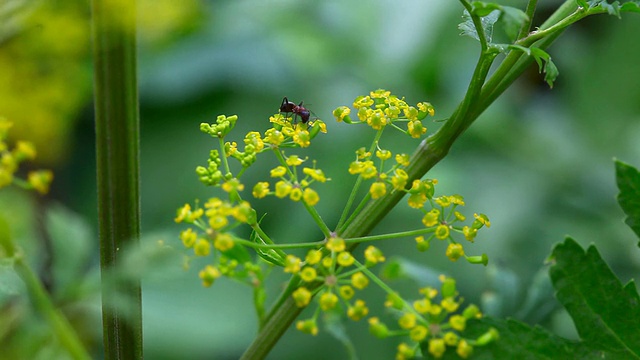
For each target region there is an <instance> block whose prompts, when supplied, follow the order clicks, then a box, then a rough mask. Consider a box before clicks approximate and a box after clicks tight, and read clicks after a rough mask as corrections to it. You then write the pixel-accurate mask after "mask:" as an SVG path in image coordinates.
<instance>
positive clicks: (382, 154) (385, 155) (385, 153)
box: [376, 150, 392, 160]
mask: <svg viewBox="0 0 640 360" xmlns="http://www.w3.org/2000/svg"><path fill="white" fill-rule="evenodd" d="M391 155H392V154H391V151H389V150H377V151H376V156H377V157H378V159H380V160H388V159H390V158H391Z"/></svg>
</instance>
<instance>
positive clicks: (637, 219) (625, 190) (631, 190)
mask: <svg viewBox="0 0 640 360" xmlns="http://www.w3.org/2000/svg"><path fill="white" fill-rule="evenodd" d="M615 166H616V181H617V183H618V189H619V190H620V193H619V194H618V204H620V207H621V208H622V210H623V211H624V213H625V214H626V215H627V218H626V220H625V222H626V223H627V225H629V227H630V228H631V230H633V232H635V233H636V235H637V236H638V237H640V172H638V169H636V168H634V167H633V166H631V165H628V164H625V163H623V162H621V161H617V160H616V162H615ZM638 246H640V242H638Z"/></svg>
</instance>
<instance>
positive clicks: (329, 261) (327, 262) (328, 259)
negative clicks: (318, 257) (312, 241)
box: [322, 256, 335, 269]
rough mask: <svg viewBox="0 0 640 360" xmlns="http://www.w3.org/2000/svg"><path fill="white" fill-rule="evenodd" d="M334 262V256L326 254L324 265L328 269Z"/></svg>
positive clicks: (323, 260)
mask: <svg viewBox="0 0 640 360" xmlns="http://www.w3.org/2000/svg"><path fill="white" fill-rule="evenodd" d="M334 263H335V262H334V261H333V258H332V257H331V256H325V257H324V258H323V259H322V266H324V267H325V268H327V269H329V268H331V267H332V266H333V264H334Z"/></svg>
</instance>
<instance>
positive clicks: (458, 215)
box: [453, 211, 467, 221]
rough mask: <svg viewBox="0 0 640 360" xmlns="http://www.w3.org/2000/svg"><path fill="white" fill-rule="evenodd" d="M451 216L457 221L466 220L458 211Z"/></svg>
mask: <svg viewBox="0 0 640 360" xmlns="http://www.w3.org/2000/svg"><path fill="white" fill-rule="evenodd" d="M453 215H455V217H456V219H458V221H465V220H466V219H467V218H466V217H465V216H464V215H462V214H461V213H460V212H458V211H454V212H453Z"/></svg>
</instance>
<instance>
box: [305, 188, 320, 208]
mask: <svg viewBox="0 0 640 360" xmlns="http://www.w3.org/2000/svg"><path fill="white" fill-rule="evenodd" d="M302 199H303V200H304V202H305V203H306V204H307V205H309V206H314V205H315V204H317V203H318V201H320V196H318V193H317V192H316V191H315V190H313V189H312V188H305V189H304V192H303V193H302Z"/></svg>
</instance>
